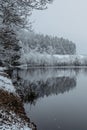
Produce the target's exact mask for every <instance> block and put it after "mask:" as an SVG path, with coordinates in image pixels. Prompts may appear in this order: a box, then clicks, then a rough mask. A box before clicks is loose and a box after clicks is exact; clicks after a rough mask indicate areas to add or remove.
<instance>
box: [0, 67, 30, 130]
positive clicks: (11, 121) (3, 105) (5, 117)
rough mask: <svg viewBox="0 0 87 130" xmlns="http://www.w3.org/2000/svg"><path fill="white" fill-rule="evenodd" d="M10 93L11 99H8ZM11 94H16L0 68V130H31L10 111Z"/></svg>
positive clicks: (9, 80)
mask: <svg viewBox="0 0 87 130" xmlns="http://www.w3.org/2000/svg"><path fill="white" fill-rule="evenodd" d="M10 93H11V97H9V96H10ZM12 94H13V95H15V94H16V92H15V88H14V86H13V84H12V81H11V79H9V78H8V76H7V74H6V73H4V68H2V67H0V97H1V98H0V130H32V129H30V128H29V126H28V125H29V124H28V123H27V122H26V121H24V120H22V119H21V118H20V117H19V115H18V114H16V113H15V111H14V110H13V111H12V110H10V108H12V107H14V106H10V103H11V104H13V102H12V101H13V99H11V98H12V97H13V98H14V97H15V96H12ZM15 99H16V97H15ZM11 100H12V101H11ZM9 101H10V102H9ZM14 101H15V100H14ZM8 108H9V109H8Z"/></svg>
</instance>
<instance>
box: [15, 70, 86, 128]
mask: <svg viewBox="0 0 87 130" xmlns="http://www.w3.org/2000/svg"><path fill="white" fill-rule="evenodd" d="M14 77H15V78H14ZM16 81H17V82H16ZM13 83H14V85H15V86H17V92H18V93H19V95H20V96H21V97H22V99H23V102H24V108H25V111H26V114H27V116H28V117H29V118H30V119H31V121H33V122H34V123H35V124H36V125H37V129H38V130H87V70H86V69H29V70H15V71H13Z"/></svg>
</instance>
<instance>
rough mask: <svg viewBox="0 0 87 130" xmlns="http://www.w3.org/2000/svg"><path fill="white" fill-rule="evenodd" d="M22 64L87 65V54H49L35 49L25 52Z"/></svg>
mask: <svg viewBox="0 0 87 130" xmlns="http://www.w3.org/2000/svg"><path fill="white" fill-rule="evenodd" d="M20 63H21V64H26V65H28V66H87V56H83V55H56V54H55V55H49V54H47V53H43V54H41V53H37V52H35V51H30V52H25V53H23V50H22V55H21V59H20Z"/></svg>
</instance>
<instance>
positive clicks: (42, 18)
mask: <svg viewBox="0 0 87 130" xmlns="http://www.w3.org/2000/svg"><path fill="white" fill-rule="evenodd" d="M32 19H33V20H34V23H33V28H34V30H35V32H37V33H43V34H48V35H53V36H58V37H64V38H68V39H69V40H72V41H73V42H75V43H76V45H77V51H78V52H77V53H79V54H86V55H87V0H54V2H53V4H51V5H49V6H48V9H47V10H44V11H34V12H33V15H32Z"/></svg>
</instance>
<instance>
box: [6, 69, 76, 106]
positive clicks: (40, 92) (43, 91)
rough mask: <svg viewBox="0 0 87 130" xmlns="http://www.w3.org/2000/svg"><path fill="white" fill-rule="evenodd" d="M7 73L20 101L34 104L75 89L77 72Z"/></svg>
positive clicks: (37, 70) (20, 70)
mask: <svg viewBox="0 0 87 130" xmlns="http://www.w3.org/2000/svg"><path fill="white" fill-rule="evenodd" d="M8 73H9V75H10V77H11V79H12V82H13V84H14V85H15V87H16V92H17V93H18V94H19V95H20V97H21V98H22V100H23V101H24V102H30V103H33V104H35V102H36V100H37V99H39V98H41V97H44V96H50V95H58V94H60V93H61V94H62V93H64V92H69V91H70V90H72V89H73V88H75V87H76V75H77V73H78V71H76V70H74V69H28V70H26V69H24V70H22V69H13V70H10V71H8Z"/></svg>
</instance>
